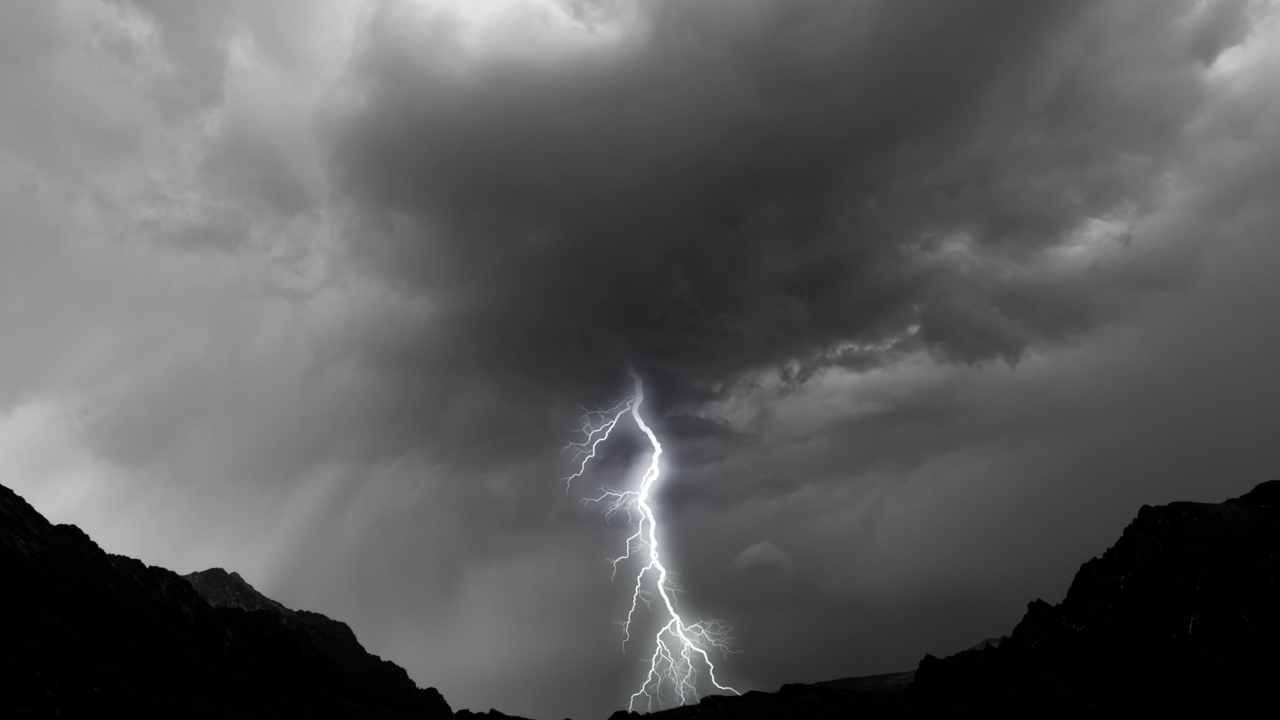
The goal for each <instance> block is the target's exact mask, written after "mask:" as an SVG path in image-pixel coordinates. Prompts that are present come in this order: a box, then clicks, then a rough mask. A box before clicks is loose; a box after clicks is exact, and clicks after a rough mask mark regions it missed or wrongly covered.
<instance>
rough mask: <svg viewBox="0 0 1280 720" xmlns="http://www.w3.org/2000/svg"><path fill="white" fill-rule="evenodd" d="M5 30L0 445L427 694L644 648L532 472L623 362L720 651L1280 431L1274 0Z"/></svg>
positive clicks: (679, 563) (86, 24) (1030, 565)
mask: <svg viewBox="0 0 1280 720" xmlns="http://www.w3.org/2000/svg"><path fill="white" fill-rule="evenodd" d="M0 55H3V63H0V97H2V98H3V108H4V109H3V112H0V218H3V225H2V227H3V234H2V235H0V342H2V343H3V350H2V351H0V483H3V484H5V485H8V486H10V487H12V488H14V489H15V490H17V491H18V492H20V493H22V494H23V495H25V496H26V497H27V498H28V499H30V500H31V501H32V503H33V504H34V505H35V506H36V508H37V509H39V510H40V511H42V512H44V513H45V514H46V515H48V516H50V517H51V518H53V519H55V520H57V521H62V522H74V523H76V524H78V525H80V526H81V527H83V528H84V529H85V530H86V531H87V532H89V533H90V534H91V535H92V536H93V537H94V538H95V539H97V540H98V541H99V542H100V544H102V545H103V546H104V547H105V548H106V549H107V550H109V551H113V552H119V553H124V554H128V555H133V556H136V557H140V558H142V559H144V560H146V561H147V562H150V563H153V564H159V565H164V566H167V567H170V568H173V569H175V570H179V571H188V570H194V569H200V568H205V567H209V566H222V567H228V568H232V569H236V570H238V571H239V572H241V574H243V575H244V576H245V577H246V579H248V580H249V581H250V582H252V583H254V584H255V585H256V586H257V587H259V588H260V589H261V590H263V591H264V592H266V593H267V594H269V595H271V596H273V597H275V598H277V599H279V600H281V601H282V602H284V603H286V604H288V605H291V606H295V607H305V608H309V609H314V610H318V611H321V612H324V613H327V614H329V615H332V616H335V617H339V618H342V619H345V620H347V621H348V622H349V623H350V624H351V625H352V626H353V628H354V629H355V631H356V632H357V634H358V635H359V636H360V638H361V639H362V641H363V642H364V643H365V645H366V646H367V647H369V648H370V649H371V650H372V651H374V652H376V653H378V654H381V655H383V656H385V657H387V658H389V659H392V660H394V661H396V662H397V663H400V664H402V665H403V666H405V667H406V668H407V669H408V670H409V672H410V674H411V675H412V676H413V677H414V678H415V679H416V680H417V681H418V682H419V683H420V684H423V685H435V686H438V687H439V688H440V689H441V690H442V691H443V692H444V694H445V696H446V697H447V698H448V699H449V701H450V702H451V703H452V704H453V705H454V706H455V707H474V708H488V707H490V706H495V707H498V708H501V709H503V710H505V711H507V712H513V713H520V714H527V715H532V716H535V717H543V718H551V717H563V716H565V715H572V716H574V717H578V718H591V717H604V716H605V715H606V714H607V713H608V712H609V711H611V710H612V709H614V708H616V707H617V706H618V705H619V703H620V702H621V701H624V699H625V695H626V692H627V691H628V689H629V688H630V687H631V686H632V685H634V684H635V681H636V679H637V677H638V675H637V674H638V673H639V672H640V667H641V662H642V660H643V658H642V655H641V653H638V652H634V651H633V652H630V653H626V654H624V653H623V652H621V649H620V636H619V628H618V626H617V620H618V619H619V614H620V612H621V611H622V609H623V606H624V603H625V601H626V598H625V593H624V592H621V591H622V590H623V588H622V587H620V586H619V585H611V584H610V582H609V577H608V564H607V561H606V558H607V557H609V556H610V554H611V552H612V551H614V550H616V549H617V546H618V543H619V542H620V541H621V539H622V537H623V534H624V533H623V528H622V527H621V526H620V525H618V524H617V523H614V524H612V525H611V524H608V523H606V522H605V521H604V520H603V519H602V518H601V517H600V516H599V514H598V513H595V512H594V511H592V510H591V509H585V508H583V507H581V506H580V505H579V503H578V502H577V500H576V498H577V496H576V495H574V494H568V495H566V493H565V492H564V488H563V485H562V483H561V482H560V481H559V478H560V477H561V476H563V475H564V474H565V472H566V456H565V455H564V454H562V452H561V448H562V446H563V445H564V443H565V441H566V440H568V439H570V437H571V434H572V432H573V430H574V428H575V427H576V426H577V419H576V416H577V413H578V412H579V408H580V407H581V406H588V407H591V406H602V405H608V404H609V403H611V402H613V401H615V400H617V399H618V398H619V397H620V396H621V395H622V394H623V393H624V392H625V390H626V385H625V367H626V364H627V363H628V362H629V363H632V364H634V365H635V366H636V367H637V368H638V369H639V370H640V371H641V372H642V374H643V375H644V376H645V378H646V381H647V382H648V384H649V387H650V391H651V395H652V403H653V413H654V418H653V420H654V424H655V426H656V427H657V428H658V429H659V430H660V431H661V432H662V433H663V436H664V438H665V439H666V441H667V445H668V450H669V456H670V457H669V462H668V464H667V476H666V479H665V485H664V486H663V490H662V492H661V494H660V497H659V498H658V503H659V506H660V507H661V510H662V513H663V517H664V518H665V522H666V523H667V536H668V537H667V543H668V546H669V553H670V557H671V558H672V564H673V566H674V569H676V570H678V574H679V581H680V585H681V586H682V587H683V589H684V591H685V592H684V594H683V595H682V596H681V601H682V602H683V603H684V604H685V605H686V606H687V607H688V608H690V609H691V610H692V611H693V613H694V614H698V615H707V616H714V617H719V618H723V619H724V620H726V621H727V622H728V623H730V624H731V625H732V626H733V627H734V628H735V638H736V648H737V650H738V652H737V653H735V654H733V655H731V656H730V657H729V658H728V659H726V660H725V661H724V663H723V665H722V672H723V676H724V679H726V680H727V681H730V682H732V683H733V684H734V685H736V686H739V687H742V688H761V689H773V688H775V687H776V686H777V685H778V684H780V683H783V682H790V681H814V680H821V679H826V678H833V677H840V676H848V675H854V674H860V673H871V672H881V671H891V670H897V669H904V668H909V667H912V666H913V665H914V663H915V662H916V661H917V660H918V659H919V658H920V657H921V656H922V655H923V654H924V653H926V652H932V653H935V654H940V653H947V652H952V651H955V650H958V649H961V648H963V647H966V646H968V645H971V644H973V643H975V642H977V641H978V640H981V639H982V638H984V637H987V636H991V635H997V634H1000V633H1002V632H1004V631H1006V630H1007V629H1008V628H1009V627H1011V625H1012V624H1013V623H1014V622H1015V621H1016V620H1017V618H1018V617H1019V616H1020V615H1021V612H1022V610H1023V608H1024V607H1025V604H1026V602H1027V601H1029V600H1031V599H1032V598H1034V597H1037V596H1044V597H1047V598H1048V599H1050V600H1057V599H1059V598H1060V597H1061V594H1062V593H1063V591H1064V590H1065V588H1066V586H1067V584H1068V582H1069V581H1070V578H1071V574H1072V572H1073V571H1074V569H1075V567H1076V566H1077V565H1078V564H1079V563H1080V562H1082V561H1083V560H1085V559H1087V558H1088V557H1090V556H1091V555H1093V554H1095V553H1098V552H1100V551H1101V550H1103V549H1104V548H1105V547H1106V546H1107V545H1108V544H1109V543H1110V542H1111V541H1112V540H1113V539H1114V538H1115V537H1116V536H1117V535H1118V533H1119V531H1120V530H1121V529H1122V528H1123V526H1124V524H1125V523H1126V522H1127V520H1128V519H1129V518H1130V517H1131V516H1132V515H1133V514H1134V513H1135V512H1136V510H1137V508H1138V507H1139V506H1140V505H1141V504H1143V503H1158V502H1165V501H1169V500H1172V499H1175V498H1178V499H1204V500H1216V499H1221V498H1223V497H1227V496H1230V495H1232V494H1236V493H1238V492H1240V491H1242V490H1244V489H1246V488H1248V487H1250V486H1252V485H1253V484H1256V483H1257V482H1259V481H1262V480H1265V479H1268V478H1269V477H1275V476H1276V475H1277V474H1280V443H1277V442H1276V437H1275V429H1276V421H1275V418H1276V417H1277V414H1278V411H1280V380H1278V379H1277V378H1276V375H1275V372H1276V367H1277V365H1278V364H1280V323H1278V322H1277V318H1276V315H1277V310H1278V309H1280V283H1277V281H1276V273H1277V270H1278V269H1280V243H1278V240H1280V202H1277V199H1280V4H1277V3H1275V2H1268V1H1264V0H1071V1H1066V2H1064V1H1063V0H965V1H963V2H960V1H955V2H944V1H942V0H928V1H926V0H892V1H891V0H385V1H379V0H275V1H273V2H268V3H264V2H260V1H259V0H198V1H197V0H191V1H190V2H177V1H176V0H175V1H170V0H56V1H48V2H46V1H37V0H27V1H22V2H12V3H4V5H3V7H2V8H0ZM635 459H636V456H635V455H634V454H632V453H628V452H624V451H619V452H616V453H614V454H612V455H610V456H609V457H608V458H606V460H607V464H606V466H605V468H602V474H601V475H600V476H597V477H596V478H595V482H597V483H601V482H607V481H609V480H611V479H613V480H616V477H617V474H618V473H625V472H626V471H627V470H628V468H629V467H630V466H631V463H632V462H633V461H634V460H635ZM603 470H608V471H607V472H603ZM611 472H612V473H614V474H613V475H612V476H611V475H610V473H611ZM588 486H590V483H589V484H588Z"/></svg>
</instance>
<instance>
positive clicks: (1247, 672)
mask: <svg viewBox="0 0 1280 720" xmlns="http://www.w3.org/2000/svg"><path fill="white" fill-rule="evenodd" d="M1277 650H1280V481H1275V480H1273V481H1271V482H1266V483H1263V484H1262V485H1259V486H1258V487H1256V488H1254V489H1253V490H1252V491H1251V492H1249V493H1247V494H1245V495H1243V496H1241V497H1238V498H1234V499H1231V500H1227V501H1226V502H1223V503H1216V504H1215V503H1194V502H1174V503H1170V504H1168V505H1162V506H1159V507H1151V506H1144V507H1142V508H1141V509H1140V510H1139V512H1138V516H1137V518H1135V519H1134V520H1133V521H1132V522H1131V523H1130V524H1129V526H1128V527H1127V528H1126V529H1125V530H1124V533H1123V534H1122V535H1121V536H1120V539H1119V540H1118V541H1117V542H1116V543H1115V544H1114V545H1113V546H1112V547H1111V548H1110V549H1108V550H1107V551H1106V552H1105V553H1103V554H1102V556H1101V557H1096V558H1094V559H1092V560H1089V561H1088V562H1086V563H1085V564H1084V565H1083V566H1082V567H1081V568H1080V570H1079V571H1078V572H1077V573H1076V576H1075V578H1074V580H1073V581H1072V583H1071V587H1070V589H1069V590H1068V591H1067V595H1066V598H1065V599H1064V600H1063V601H1062V602H1061V603H1059V604H1057V605H1050V604H1049V603H1047V602H1045V601H1043V600H1036V601H1034V602H1032V603H1030V604H1029V605H1028V607H1027V612H1026V614H1025V615H1024V616H1023V618H1022V620H1021V621H1020V622H1019V623H1018V624H1017V626H1016V627H1014V629H1013V631H1012V632H1011V633H1010V634H1009V635H1008V636H1007V637H1003V638H993V639H989V640H984V641H982V642H981V643H979V644H977V645H975V646H974V647H973V648H970V649H969V650H965V651H963V652H960V653H957V654H955V655H952V656H950V657H947V658H941V659H940V658H935V657H932V656H925V658H924V659H923V660H921V661H920V664H919V665H918V666H917V667H916V669H915V670H914V671H911V672H905V673H895V674H889V675H878V676H872V677H866V678H850V679H846V680H836V681H831V682H825V683H815V684H811V685H802V684H796V685H785V686H783V687H782V688H781V689H780V690H779V691H778V692H775V693H763V692H750V693H746V694H745V695H743V696H741V697H723V696H715V697H708V698H704V699H703V700H702V701H701V702H700V703H698V704H697V705H690V706H685V707H681V708H675V709H672V710H667V711H663V712H660V713H655V714H654V715H655V717H656V719H657V720H686V719H689V720H692V719H694V718H697V719H698V720H715V719H719V718H743V719H746V720H751V719H753V718H844V717H854V716H858V717H863V718H872V719H874V718H926V717H929V718H932V717H990V716H994V717H1095V716H1099V715H1101V716H1105V717H1113V716H1121V715H1131V716H1134V717H1156V716H1161V715H1167V716H1170V717H1183V716H1187V715H1188V714H1201V715H1204V716H1212V717H1223V716H1226V717H1231V716H1240V717H1243V716H1248V715H1251V714H1253V713H1255V712H1256V711H1257V709H1258V708H1266V707H1270V706H1271V705H1272V704H1273V702H1274V693H1273V692H1272V691H1271V688H1272V683H1273V682H1274V679H1275V673H1276V670H1277V668H1280V663H1277V660H1276V658H1277ZM631 715H632V714H631V713H625V712H618V713H615V714H614V716H613V718H614V720H621V719H622V718H626V717H629V716H631Z"/></svg>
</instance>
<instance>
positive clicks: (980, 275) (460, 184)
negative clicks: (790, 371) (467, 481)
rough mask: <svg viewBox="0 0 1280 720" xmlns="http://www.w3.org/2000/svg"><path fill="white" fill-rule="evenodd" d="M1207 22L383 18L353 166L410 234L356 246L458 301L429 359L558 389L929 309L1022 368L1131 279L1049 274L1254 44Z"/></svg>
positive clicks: (974, 7)
mask: <svg viewBox="0 0 1280 720" xmlns="http://www.w3.org/2000/svg"><path fill="white" fill-rule="evenodd" d="M1190 8H1191V4H1189V3H1159V4H1154V3H1153V4H1138V5H1121V6H1114V5H1107V4H1098V3H1069V4H1064V3H1027V2H1000V1H996V0H993V1H991V2H980V3H965V4H956V3H949V4H946V5H944V6H942V7H939V6H938V5H937V3H914V2H906V3H827V2H801V3H770V2H756V3H747V4H726V3H653V4H645V5H643V6H641V9H639V10H637V13H639V15H640V18H639V19H632V22H633V23H634V24H635V25H636V26H637V27H641V28H642V30H636V33H637V35H639V37H638V38H637V39H634V40H633V41H630V42H626V43H624V42H620V43H619V44H620V45H621V47H620V48H618V49H615V50H613V51H610V52H604V51H601V52H598V53H590V52H585V53H583V54H582V55H581V56H575V57H573V58H571V59H569V60H565V61H563V62H560V63H552V62H548V63H545V64H536V63H524V64H521V63H516V62H503V61H502V60H501V59H498V60H492V61H485V60H479V61H476V62H475V63H474V65H473V66H472V65H465V63H466V62H467V61H466V59H465V58H464V59H462V60H458V59H457V58H456V57H455V56H454V54H455V53H462V52H463V51H462V50H459V47H460V46H462V45H463V44H464V43H465V38H463V37H462V36H463V35H464V34H465V32H466V28H465V26H464V25H465V24H464V21H463V20H461V19H459V18H458V17H455V16H453V15H451V14H450V13H451V11H450V10H448V9H444V10H439V11H438V12H437V13H436V14H434V15H431V16H429V17H427V18H425V19H420V26H421V27H415V28H414V29H413V30H412V31H408V32H406V31H404V29H403V28H404V24H405V21H404V18H403V15H402V14H399V13H396V12H393V11H392V10H391V9H386V10H384V13H383V15H382V16H381V17H379V18H378V19H377V20H375V21H374V22H373V24H372V27H371V31H370V32H371V37H370V39H369V40H368V42H367V46H366V50H365V52H364V54H363V55H362V57H361V58H360V59H359V65H358V68H359V70H358V73H357V75H356V78H357V79H356V80H355V81H354V82H356V83H358V85H359V86H360V88H361V91H362V97H363V100H362V102H361V103H360V105H359V108H358V109H357V110H354V111H352V113H351V114H350V116H349V117H347V118H346V120H345V121H344V123H343V124H342V126H341V131H340V132H339V137H340V141H339V146H338V148H339V149H338V154H337V159H338V161H339V163H340V167H341V171H340V172H341V176H342V178H343V179H344V185H345V187H346V188H347V189H348V190H349V191H350V192H351V193H353V195H354V196H355V197H357V198H359V199H360V202H361V203H362V206H363V207H364V208H365V210H366V212H368V213H370V214H372V215H374V216H376V217H385V216H386V214H387V213H395V214H397V215H398V216H399V217H400V218H401V221H400V224H399V225H398V226H397V227H395V228H385V227H384V228H377V227H376V226H374V227H370V228H369V229H368V235H369V236H370V237H369V238H366V239H367V240H369V242H368V243H367V244H365V243H362V245H361V247H360V249H359V250H358V252H359V253H360V254H362V255H363V256H364V257H365V258H366V259H367V260H368V261H369V262H371V263H372V264H373V265H374V266H376V267H377V268H378V269H379V271H380V272H383V273H386V274H387V275H389V276H391V277H394V278H395V279H396V280H397V281H399V282H402V283H404V284H405V285H406V286H407V287H408V288H412V291H414V292H420V293H422V294H423V295H424V296H426V297H428V298H430V299H431V300H432V301H433V302H436V303H438V304H439V311H438V312H437V314H436V317H435V318H434V321H433V324H434V327H433V331H432V333H431V339H430V340H429V341H426V342H429V343H430V345H431V348H432V350H430V351H426V352H425V353H424V354H425V355H427V356H432V362H433V364H434V363H438V364H444V365H458V364H460V363H468V364H473V365H474V366H476V367H477V368H483V371H484V372H486V373H494V372H497V373H506V374H514V375H517V376H523V377H535V378H537V380H538V382H539V383H540V386H542V387H546V386H547V385H546V384H547V383H551V385H552V386H555V387H557V388H563V387H566V386H567V387H573V386H574V385H577V384H581V385H585V386H586V387H592V386H593V385H594V384H596V383H599V382H601V381H602V380H611V379H612V378H614V377H616V374H615V373H616V371H615V369H616V368H618V367H619V366H620V365H621V364H622V363H623V362H624V361H625V360H626V359H630V360H632V361H633V362H637V363H640V364H641V365H643V366H645V367H649V368H659V369H663V370H665V371H666V372H668V373H670V374H673V375H675V376H677V377H679V378H681V379H682V380H684V381H685V382H690V381H693V382H697V383H701V384H704V385H710V384H712V383H714V382H716V381H724V380H730V379H732V378H734V377H735V376H736V375H738V374H739V373H741V372H743V371H745V370H750V369H755V368H759V367H766V366H777V365H781V364H784V363H786V362H788V361H791V360H798V361H800V362H801V363H805V364H811V363H816V364H822V363H823V362H824V358H825V357H827V356H829V355H831V353H832V352H833V348H835V347H836V346H838V345H840V344H842V343H843V344H850V343H861V344H882V343H885V342H886V341H892V340H893V338H895V337H897V336H899V335H901V334H902V333H903V332H905V331H906V330H907V328H908V327H910V326H911V325H917V326H918V332H919V335H918V341H919V342H920V343H923V344H924V345H926V346H928V347H929V348H930V349H932V350H935V351H936V352H938V353H940V354H942V355H943V356H945V357H950V358H954V359H956V360H960V361H965V362H974V361H982V360H985V359H989V358H1004V359H1007V360H1016V359H1017V358H1018V357H1020V356H1021V355H1022V354H1023V353H1024V352H1025V350H1026V348H1027V347H1028V346H1030V345H1031V344H1033V343H1036V342H1044V341H1054V340H1057V339H1061V338H1063V337H1066V336H1070V335H1072V334H1075V333H1079V332H1082V331H1084V330H1087V329H1088V328H1090V327H1092V326H1094V325H1096V324H1097V323H1098V322H1099V321H1101V320H1102V319H1103V317H1101V315H1102V311H1101V309H1100V308H1099V307H1098V306H1099V305H1100V304H1101V303H1102V302H1103V300H1104V299H1105V298H1106V296H1112V295H1116V294H1119V295H1124V294H1125V293H1126V291H1128V290H1129V289H1130V288H1129V287H1127V285H1128V284H1130V283H1133V282H1134V281H1133V279H1132V278H1125V277H1120V278H1117V277H1112V276H1107V277H1103V276H1102V275H1103V274H1098V275H1095V277H1094V278H1090V277H1088V274H1087V273H1085V274H1082V275H1081V276H1080V277H1076V276H1071V277H1060V278H1059V277H1052V276H1051V274H1050V272H1049V271H1047V270H1045V269H1044V268H1043V267H1041V266H1040V265H1038V264H1037V263H1039V262H1040V261H1041V260H1042V259H1043V254H1044V253H1045V252H1046V251H1047V250H1050V249H1052V248H1054V247H1057V246H1061V245H1064V244H1068V243H1070V242H1071V241H1072V234H1073V233H1076V232H1079V231H1080V228H1081V227H1082V226H1083V224H1084V223H1086V222H1087V221H1088V220H1089V219H1090V218H1103V217H1114V216H1119V215H1123V214H1124V213H1126V212H1129V213H1132V212H1133V210H1134V209H1135V208H1141V207H1144V206H1145V205H1146V204H1149V203H1150V202H1152V200H1153V197H1152V193H1153V192H1154V191H1155V190H1156V188H1157V186H1158V178H1159V177H1160V175H1161V173H1163V172H1165V171H1166V169H1167V163H1168V162H1169V161H1170V160H1171V155H1172V154H1174V153H1176V149H1175V148H1176V145H1177V141H1178V134H1179V132H1180V131H1181V124H1182V123H1183V122H1185V121H1186V119H1187V117H1188V116H1189V115H1191V114H1192V113H1194V112H1195V109H1196V106H1197V104H1198V103H1199V102H1200V101H1201V100H1202V90H1203V87H1202V85H1203V83H1202V80H1201V78H1200V72H1201V70H1202V69H1203V64H1204V62H1205V61H1206V53H1210V54H1212V51H1213V49H1215V48H1216V49H1220V48H1221V47H1222V46H1224V45H1225V44H1227V43H1229V42H1230V41H1233V40H1236V39H1238V38H1239V32H1240V22H1239V17H1240V7H1238V6H1235V8H1234V11H1233V10H1232V9H1231V8H1227V9H1224V10H1222V11H1215V13H1214V14H1213V16H1212V18H1210V19H1208V20H1206V21H1204V22H1203V23H1202V27H1193V28H1184V27H1181V26H1180V25H1179V24H1180V23H1182V22H1183V20H1184V18H1185V17H1186V16H1187V15H1188V13H1189V11H1190V10H1189V9H1190ZM423 32H427V33H429V35H428V36H427V37H423V36H422V33H423ZM1209 37H1212V38H1213V39H1212V40H1210V39H1207V38H1209ZM512 42H518V39H516V38H512ZM460 63H462V64H464V65H465V66H464V67H462V68H461V69H459V67H458V65H459V64H460ZM374 236H376V237H377V238H379V239H374ZM1117 286H1118V287H1117ZM1100 296H1101V297H1100ZM424 354H417V355H413V356H412V357H411V358H406V359H402V360H400V361H396V360H394V359H392V360H390V361H391V362H409V363H412V364H414V365H416V366H421V363H423V362H424V361H427V358H426V357H424ZM875 359H876V358H874V357H869V356H867V354H866V353H864V357H863V358H862V362H863V364H864V365H865V364H866V363H867V362H868V361H870V362H873V363H874V361H875Z"/></svg>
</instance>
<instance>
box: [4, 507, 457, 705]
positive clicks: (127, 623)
mask: <svg viewBox="0 0 1280 720" xmlns="http://www.w3.org/2000/svg"><path fill="white" fill-rule="evenodd" d="M0 578H3V585H2V587H3V591H2V592H0V717H6V718H8V717H13V718H22V717H31V718H35V717H39V718H46V717H174V718H179V717H181V718H246V719H247V718H348V717H350V718H356V717H359V718H418V719H426V720H430V719H433V718H449V717H452V712H451V711H450V708H449V706H448V704H447V703H446V702H445V701H444V699H443V698H442V697H441V696H440V694H439V693H438V692H436V691H435V690H434V689H425V690H424V689H419V688H418V687H416V686H415V685H414V683H413V681H412V680H410V679H409V676H408V675H407V674H406V673H405V671H404V670H403V669H401V668H400V667H398V666H396V665H395V664H393V663H390V662H387V661H385V660H382V659H379V658H377V657H375V656H373V655H371V654H369V653H368V652H366V651H365V650H364V648H362V647H361V646H360V644H359V642H358V641H357V640H356V638H355V635H354V634H353V633H352V632H351V630H350V628H348V627H347V626H346V625H344V624H342V623H339V622H336V621H333V620H330V619H328V618H326V617H324V616H323V615H319V614H316V613H308V612H298V611H293V610H289V609H288V608H285V607H284V606H282V605H280V604H279V603H276V602H274V601H272V600H269V599H267V598H265V597H263V596H262V595H260V594H259V593H257V592H256V591H254V590H253V589H252V588H251V587H249V585H248V584H247V583H244V582H243V580H240V579H239V576H235V575H232V574H229V573H225V572H223V571H221V570H210V571H205V572H204V573H197V574H195V575H194V576H193V577H192V578H191V579H190V581H189V580H188V579H185V578H183V577H181V576H179V575H177V574H175V573H172V572H170V571H168V570H165V569H163V568H157V567H149V566H147V565H145V564H143V563H141V562H139V561H137V560H134V559H132V558H127V557H122V556H119V555H110V554H107V553H105V552H103V551H102V550H101V549H100V548H99V547H98V546H97V545H96V544H94V542H93V541H92V540H90V539H89V537H88V536H87V535H85V534H84V532H82V531H81V530H80V529H79V528H77V527H75V526H73V525H52V524H50V523H49V522H48V521H47V520H45V519H44V518H43V517H42V516H41V515H40V514H39V513H37V512H36V511H35V510H34V509H33V508H32V507H31V506H30V505H28V504H27V503H26V502H25V501H24V500H23V499H22V498H20V497H18V496H17V495H16V494H14V493H13V492H12V491H10V490H9V489H8V488H5V487H2V486H0ZM202 595H203V597H202Z"/></svg>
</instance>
